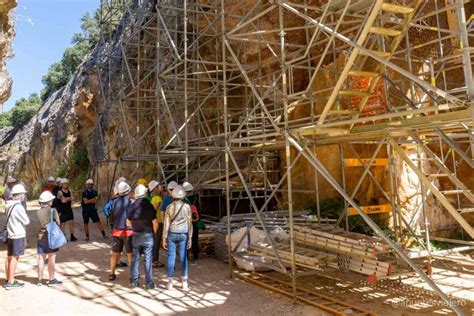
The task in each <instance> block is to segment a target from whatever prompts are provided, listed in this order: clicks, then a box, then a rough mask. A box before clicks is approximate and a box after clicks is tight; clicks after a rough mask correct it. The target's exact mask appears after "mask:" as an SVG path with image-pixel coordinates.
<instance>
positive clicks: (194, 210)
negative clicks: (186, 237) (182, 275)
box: [183, 182, 199, 265]
mask: <svg viewBox="0 0 474 316" xmlns="http://www.w3.org/2000/svg"><path fill="white" fill-rule="evenodd" d="M183 189H184V191H186V197H185V198H184V202H186V203H188V204H189V206H190V207H191V215H192V218H193V235H192V238H191V239H192V246H191V249H192V253H193V258H192V260H191V264H193V265H194V264H196V263H197V260H198V259H199V227H198V221H199V196H198V195H197V194H195V193H194V192H193V190H194V187H193V185H192V184H191V183H189V182H183Z"/></svg>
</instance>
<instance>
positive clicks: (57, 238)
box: [46, 208, 67, 249]
mask: <svg viewBox="0 0 474 316" xmlns="http://www.w3.org/2000/svg"><path fill="white" fill-rule="evenodd" d="M53 214H54V208H52V209H51V220H50V222H49V224H48V225H46V231H47V232H48V243H49V248H51V249H58V248H61V247H62V246H64V245H65V244H67V240H66V236H64V234H63V232H62V230H61V228H59V226H58V224H56V222H55V221H54V219H53Z"/></svg>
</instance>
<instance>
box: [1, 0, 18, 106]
mask: <svg viewBox="0 0 474 316" xmlns="http://www.w3.org/2000/svg"><path fill="white" fill-rule="evenodd" d="M15 7H16V0H5V1H2V3H0V113H2V112H3V104H4V103H5V102H6V101H7V100H8V98H9V97H10V95H11V88H12V79H11V78H10V75H9V74H8V70H7V68H6V65H5V61H6V59H8V58H11V57H13V51H12V41H13V37H14V36H15V30H14V28H13V8H15Z"/></svg>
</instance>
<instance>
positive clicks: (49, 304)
mask: <svg viewBox="0 0 474 316" xmlns="http://www.w3.org/2000/svg"><path fill="white" fill-rule="evenodd" d="M29 209H30V210H29V211H28V215H29V216H30V220H31V224H30V225H29V226H28V227H27V231H28V246H27V250H26V253H25V255H24V256H23V257H21V259H20V264H19V266H18V269H17V275H18V279H19V280H21V281H25V282H26V286H25V287H24V288H22V289H18V290H14V291H5V290H3V289H0V310H1V312H0V314H1V315H2V316H3V315H85V314H89V315H99V314H101V315H112V314H114V315H117V314H140V315H151V314H181V313H182V314H186V315H202V314H206V315H268V314H269V313H271V314H272V315H323V314H322V313H321V312H320V311H319V310H317V309H315V308H312V307H310V306H307V305H301V304H296V305H294V304H293V302H292V301H291V300H289V299H287V298H286V297H283V296H280V295H278V294H275V293H273V292H270V291H266V290H263V289H261V288H259V287H256V286H253V285H250V284H247V283H244V282H242V281H240V280H237V279H230V278H228V268H227V265H226V264H224V263H221V262H219V261H217V260H215V259H212V258H207V259H203V260H201V261H200V262H199V264H198V265H196V266H191V267H190V289H191V290H190V291H188V292H182V291H180V290H173V291H167V290H165V269H164V268H160V269H155V281H157V284H158V287H159V288H158V289H157V290H153V291H145V290H144V289H134V290H131V289H130V288H129V287H128V269H122V270H119V271H118V273H119V275H118V277H117V280H116V281H114V282H108V281H107V280H106V279H107V270H106V269H107V267H108V260H109V256H110V246H109V242H110V241H107V240H105V241H104V240H103V239H102V238H101V237H100V233H99V232H98V231H97V229H96V228H95V227H92V226H91V227H90V228H91V239H92V241H91V242H85V241H84V234H83V231H82V218H81V213H80V212H81V211H80V210H79V209H75V218H76V220H75V223H76V226H75V227H76V236H77V237H78V238H79V240H80V241H79V242H77V243H69V244H67V245H66V246H65V247H64V248H63V249H61V250H60V252H59V253H58V264H57V274H58V276H57V277H58V279H60V280H62V281H64V284H63V285H62V286H60V287H56V288H48V287H46V286H42V287H38V286H37V285H36V280H37V274H36V270H35V269H36V262H37V257H36V239H35V236H36V232H37V229H38V224H37V217H36V210H35V208H34V207H33V204H31V205H30V208H29ZM0 217H1V218H3V216H0ZM163 255H165V254H164V253H162V256H163ZM5 258H6V245H3V244H2V245H0V277H1V279H2V282H3V278H4V275H5V271H4V268H5V267H4V261H5ZM163 259H164V258H163ZM141 268H143V267H141ZM141 274H142V275H143V274H144V273H143V272H142V273H141ZM46 278H47V270H46V271H45V279H46ZM142 283H143V281H142Z"/></svg>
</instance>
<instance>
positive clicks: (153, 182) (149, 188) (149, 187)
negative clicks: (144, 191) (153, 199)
mask: <svg viewBox="0 0 474 316" xmlns="http://www.w3.org/2000/svg"><path fill="white" fill-rule="evenodd" d="M158 184H160V183H159V182H158V181H155V180H152V181H150V183H149V184H148V190H150V192H151V191H153V190H154V189H155V188H156V187H157V186H158Z"/></svg>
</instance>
